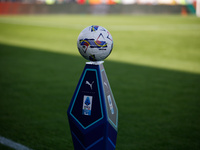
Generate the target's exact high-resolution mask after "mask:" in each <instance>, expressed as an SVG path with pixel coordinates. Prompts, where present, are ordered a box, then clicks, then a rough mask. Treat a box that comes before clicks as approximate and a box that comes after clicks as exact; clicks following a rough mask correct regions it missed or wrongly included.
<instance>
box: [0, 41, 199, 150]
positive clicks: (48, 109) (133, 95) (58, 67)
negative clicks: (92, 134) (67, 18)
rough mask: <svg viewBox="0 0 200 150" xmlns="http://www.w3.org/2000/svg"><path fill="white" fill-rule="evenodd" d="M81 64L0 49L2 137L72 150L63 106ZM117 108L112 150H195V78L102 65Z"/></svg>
mask: <svg viewBox="0 0 200 150" xmlns="http://www.w3.org/2000/svg"><path fill="white" fill-rule="evenodd" d="M84 66H85V60H84V59H83V58H81V57H78V56H72V55H66V54H58V53H51V52H45V51H39V50H35V49H30V48H23V47H17V46H9V45H3V44H0V91H1V93H0V122H1V123H0V135H1V136H4V137H6V138H10V139H12V140H14V141H16V142H19V143H21V144H23V145H26V146H28V147H30V148H33V149H35V150H47V149H48V150H55V149H59V150H62V149H67V150H73V144H72V140H71V134H70V130H69V125H68V121H67V113H66V111H67V108H68V105H69V103H70V101H71V98H72V95H73V92H74V90H75V87H76V85H77V83H78V80H79V77H80V75H81V73H82V71H83V68H84ZM104 67H105V69H106V72H107V75H108V78H109V81H110V84H111V87H112V91H113V93H114V96H115V100H116V102H117V105H118V109H119V132H118V141H117V149H118V150H132V149H137V150H147V149H148V150H153V149H155V150H158V149H160V150H162V149H163V150H164V149H176V150H177V149H181V150H184V149H185V150H188V149H192V150H197V149H199V148H200V144H199V139H200V119H199V116H200V109H199V108H200V84H199V83H200V75H199V74H192V73H186V72H179V71H172V70H166V69H158V68H153V67H147V66H139V65H130V64H126V63H119V62H111V61H108V60H106V61H105V63H104Z"/></svg>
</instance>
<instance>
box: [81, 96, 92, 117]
mask: <svg viewBox="0 0 200 150" xmlns="http://www.w3.org/2000/svg"><path fill="white" fill-rule="evenodd" d="M91 113H92V96H87V95H84V97H83V110H82V115H87V116H91Z"/></svg>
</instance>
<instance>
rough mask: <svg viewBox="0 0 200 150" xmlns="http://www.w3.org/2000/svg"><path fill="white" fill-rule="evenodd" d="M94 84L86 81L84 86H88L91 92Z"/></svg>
mask: <svg viewBox="0 0 200 150" xmlns="http://www.w3.org/2000/svg"><path fill="white" fill-rule="evenodd" d="M93 83H94V81H92V83H90V82H89V81H86V82H85V84H87V85H89V86H90V88H91V90H92V84H93Z"/></svg>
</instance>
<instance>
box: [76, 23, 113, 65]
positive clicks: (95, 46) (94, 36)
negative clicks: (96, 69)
mask: <svg viewBox="0 0 200 150" xmlns="http://www.w3.org/2000/svg"><path fill="white" fill-rule="evenodd" d="M77 47H78V50H79V52H80V54H81V55H82V56H83V57H84V58H85V59H87V60H90V61H101V60H104V59H105V58H106V57H108V55H109V54H110V53H111V51H112V49H113V39H112V36H111V34H110V32H109V31H108V30H106V29H105V28H103V27H101V26H96V25H95V26H89V27H87V28H85V29H84V30H83V31H81V33H80V34H79V36H78V40H77Z"/></svg>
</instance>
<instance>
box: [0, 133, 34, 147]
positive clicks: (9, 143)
mask: <svg viewBox="0 0 200 150" xmlns="http://www.w3.org/2000/svg"><path fill="white" fill-rule="evenodd" d="M0 143H1V144H3V145H5V146H8V147H10V148H13V149H15V150H32V149H30V148H28V147H26V146H24V145H22V144H19V143H16V142H14V141H12V140H10V139H7V138H5V137H2V136H0Z"/></svg>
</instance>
